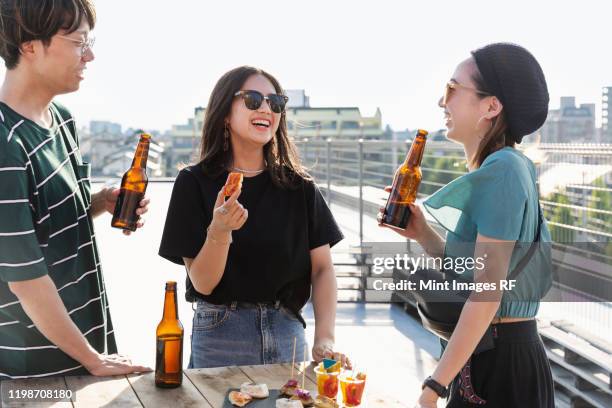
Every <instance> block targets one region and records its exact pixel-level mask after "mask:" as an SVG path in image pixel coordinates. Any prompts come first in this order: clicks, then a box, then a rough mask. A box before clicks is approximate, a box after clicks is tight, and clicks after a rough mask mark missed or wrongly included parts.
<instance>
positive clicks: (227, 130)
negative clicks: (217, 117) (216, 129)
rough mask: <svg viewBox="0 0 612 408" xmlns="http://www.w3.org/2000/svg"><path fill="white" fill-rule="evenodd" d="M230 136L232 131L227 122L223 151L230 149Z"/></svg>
mask: <svg viewBox="0 0 612 408" xmlns="http://www.w3.org/2000/svg"><path fill="white" fill-rule="evenodd" d="M229 138H230V132H229V128H228V126H227V123H226V124H225V130H224V131H223V139H224V140H223V151H224V152H227V151H228V150H229Z"/></svg>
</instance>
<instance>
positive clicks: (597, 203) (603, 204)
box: [587, 177, 612, 256]
mask: <svg viewBox="0 0 612 408" xmlns="http://www.w3.org/2000/svg"><path fill="white" fill-rule="evenodd" d="M593 187H600V188H606V187H607V186H606V183H605V182H604V179H603V177H600V178H598V179H597V180H595V181H594V182H593ZM588 207H589V208H592V209H596V210H604V211H610V209H612V193H611V192H610V191H605V190H596V189H594V190H592V192H591V199H590V200H589V205H588ZM587 219H588V221H587V222H588V223H589V228H590V229H593V230H596V231H601V232H605V233H608V234H610V233H612V215H610V214H602V213H599V212H594V211H587ZM601 241H604V239H602V240H601ZM603 244H604V252H605V254H606V255H608V256H612V242H610V239H607V240H605V242H603Z"/></svg>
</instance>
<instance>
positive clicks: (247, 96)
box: [234, 91, 289, 113]
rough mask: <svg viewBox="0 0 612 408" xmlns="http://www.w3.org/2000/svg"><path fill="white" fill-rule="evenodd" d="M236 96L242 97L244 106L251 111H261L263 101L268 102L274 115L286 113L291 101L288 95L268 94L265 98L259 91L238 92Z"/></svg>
mask: <svg viewBox="0 0 612 408" xmlns="http://www.w3.org/2000/svg"><path fill="white" fill-rule="evenodd" d="M234 96H240V97H241V98H242V99H243V100H244V105H245V106H246V107H247V109H250V110H257V109H259V107H260V106H261V104H262V103H263V101H264V100H266V101H267V102H268V106H269V107H270V110H271V111H272V112H274V113H282V112H284V111H285V105H286V104H287V101H288V100H289V97H288V96H286V95H278V94H268V95H266V96H263V94H262V93H261V92H259V91H238V92H236V93H235V94H234Z"/></svg>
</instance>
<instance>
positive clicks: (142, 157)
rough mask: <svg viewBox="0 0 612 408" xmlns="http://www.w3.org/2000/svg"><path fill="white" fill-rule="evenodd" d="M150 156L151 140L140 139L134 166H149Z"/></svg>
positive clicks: (143, 167)
mask: <svg viewBox="0 0 612 408" xmlns="http://www.w3.org/2000/svg"><path fill="white" fill-rule="evenodd" d="M148 158H149V141H148V140H143V139H140V142H138V147H137V148H136V153H134V160H132V167H138V168H141V169H146V168H147V159H148Z"/></svg>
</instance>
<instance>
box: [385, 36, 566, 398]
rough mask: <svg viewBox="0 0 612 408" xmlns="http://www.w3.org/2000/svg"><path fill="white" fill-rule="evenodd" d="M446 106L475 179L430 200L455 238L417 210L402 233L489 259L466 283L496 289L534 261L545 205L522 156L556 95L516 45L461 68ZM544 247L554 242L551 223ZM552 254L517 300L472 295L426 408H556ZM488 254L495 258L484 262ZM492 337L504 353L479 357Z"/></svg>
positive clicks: (488, 51) (527, 278) (526, 276)
mask: <svg viewBox="0 0 612 408" xmlns="http://www.w3.org/2000/svg"><path fill="white" fill-rule="evenodd" d="M439 105H440V107H441V108H443V109H444V113H445V117H446V119H447V121H446V126H447V128H448V132H447V137H448V139H450V140H452V141H455V142H457V143H460V144H462V145H463V147H464V151H465V155H466V159H467V163H468V168H469V172H468V173H467V174H465V175H464V176H462V177H459V178H458V179H456V180H454V181H453V182H451V183H449V184H448V185H446V186H445V187H443V188H442V189H440V190H439V191H438V192H436V193H435V194H433V195H432V196H431V197H429V198H428V199H427V200H426V201H425V202H424V206H425V208H426V209H427V211H429V213H430V214H431V215H432V216H433V217H434V218H435V219H436V221H437V222H438V223H439V224H440V225H441V226H443V227H444V228H445V229H446V230H447V234H446V239H443V238H442V237H440V236H439V235H438V234H437V233H436V232H435V230H434V229H433V228H432V227H431V226H430V225H428V224H427V222H426V221H425V218H424V216H423V213H422V212H421V210H420V209H419V207H417V206H412V210H413V211H412V212H413V216H412V217H411V220H410V223H409V225H408V227H407V228H406V229H405V230H400V229H395V228H394V230H396V231H397V232H398V233H400V234H402V235H404V236H406V237H409V238H412V239H415V240H417V241H418V242H419V243H420V244H421V246H422V247H423V248H424V249H425V250H426V251H427V253H428V254H429V255H431V256H436V257H437V256H445V257H454V258H456V257H466V256H469V257H474V258H481V259H484V262H483V263H484V268H482V269H480V270H470V271H467V272H465V273H464V274H462V276H461V279H462V280H466V279H467V280H471V281H475V282H497V288H498V289H499V281H500V280H503V279H506V277H507V276H508V272H509V271H511V270H513V268H514V267H515V266H516V264H517V263H518V262H519V261H520V260H521V258H522V257H523V256H524V255H525V253H526V251H527V249H528V247H529V245H530V244H531V243H532V242H533V241H534V240H535V238H536V236H535V235H536V231H538V228H537V227H538V220H539V219H540V218H539V217H540V216H539V203H538V191H537V187H536V172H535V166H534V165H533V163H532V162H531V161H530V160H529V159H528V158H527V157H525V156H524V155H523V154H522V153H521V152H519V151H518V150H516V149H515V144H516V143H520V142H521V140H522V138H523V136H525V135H528V134H530V133H533V132H534V131H536V130H537V129H539V128H540V127H541V126H542V124H543V123H544V121H545V119H546V116H547V113H548V90H547V86H546V81H545V78H544V74H543V72H542V69H541V68H540V65H539V64H538V62H537V61H536V60H535V58H534V57H533V56H532V55H531V54H530V53H529V52H528V51H527V50H525V49H524V48H522V47H519V46H517V45H513V44H501V43H498V44H491V45H488V46H486V47H483V48H481V49H478V50H476V51H473V52H472V55H471V57H470V58H468V59H466V60H465V61H463V62H462V63H460V64H459V65H458V67H457V68H456V70H455V72H454V74H453V77H452V78H451V80H450V81H449V82H448V84H447V86H446V92H445V94H444V97H443V98H442V99H441V100H440V102H439ZM539 231H540V235H539V241H540V243H546V242H550V233H549V231H548V228H547V227H546V223H545V222H542V224H541V225H540V229H539ZM545 247H546V245H538V246H537V247H536V252H535V254H534V255H533V256H532V258H530V261H529V263H528V264H527V266H526V267H525V269H523V271H522V273H521V274H520V275H519V278H518V279H517V281H516V284H517V286H516V287H515V288H513V289H512V290H508V291H501V290H497V291H487V292H482V293H475V292H473V293H472V295H471V297H470V299H469V300H468V301H467V302H466V304H465V306H464V308H463V310H462V312H461V316H460V318H459V321H458V323H457V326H456V329H455V331H454V332H453V335H452V337H451V338H450V340H449V342H448V344H446V345H445V349H444V352H443V355H442V357H441V359H440V362H439V364H438V366H437V367H436V370H435V371H434V373H433V374H432V375H431V377H430V378H428V379H427V380H426V381H425V383H424V386H423V391H422V393H421V396H420V398H419V401H418V404H417V406H419V407H436V402H437V400H438V398H439V397H440V396H446V395H447V394H448V397H449V399H448V403H447V407H472V406H489V407H534V408H535V407H537V408H542V407H554V392H553V382H552V376H551V372H550V366H549V362H548V359H547V357H546V352H545V350H544V347H543V345H542V342H541V339H540V337H539V336H538V332H537V327H536V322H535V315H536V313H537V311H538V307H539V300H540V299H541V297H542V296H543V294H544V293H545V292H546V291H547V290H548V288H549V287H550V283H551V273H550V268H549V264H548V261H549V258H548V256H547V253H546V251H545ZM485 254H486V255H485ZM487 330H492V333H493V336H494V337H495V348H493V349H492V350H488V351H484V352H481V353H478V354H473V353H474V350H475V348H476V345H477V344H478V343H479V341H480V339H481V338H482V337H483V334H484V333H485V331H487Z"/></svg>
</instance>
